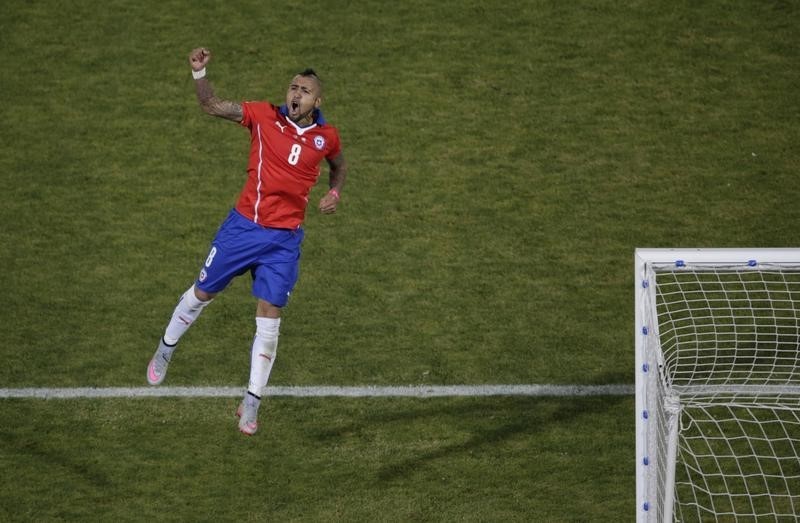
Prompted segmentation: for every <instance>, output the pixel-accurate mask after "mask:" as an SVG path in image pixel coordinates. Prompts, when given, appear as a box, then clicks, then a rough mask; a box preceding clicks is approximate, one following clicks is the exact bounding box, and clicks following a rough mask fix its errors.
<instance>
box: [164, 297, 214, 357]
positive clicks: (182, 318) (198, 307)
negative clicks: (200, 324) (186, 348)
mask: <svg viewBox="0 0 800 523" xmlns="http://www.w3.org/2000/svg"><path fill="white" fill-rule="evenodd" d="M212 301H213V300H208V301H200V300H198V299H197V296H195V294H194V285H192V286H191V287H189V290H188V291H186V292H184V293H183V296H181V299H180V300H179V301H178V305H176V306H175V310H174V311H173V313H172V318H170V320H169V324H168V325H167V329H166V331H165V332H164V343H166V344H167V345H175V344H176V343H178V340H180V339H181V336H183V334H184V333H185V332H186V331H187V330H188V329H189V327H191V326H192V323H194V320H196V319H197V317H198V316H200V313H201V312H203V308H204V307H205V306H206V305H208V304H209V303H211V302H212Z"/></svg>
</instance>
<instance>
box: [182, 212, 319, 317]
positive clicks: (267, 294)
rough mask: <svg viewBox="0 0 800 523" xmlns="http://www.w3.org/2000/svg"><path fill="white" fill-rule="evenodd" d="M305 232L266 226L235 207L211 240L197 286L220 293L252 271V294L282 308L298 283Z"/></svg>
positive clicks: (206, 290)
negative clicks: (232, 281) (255, 221)
mask: <svg viewBox="0 0 800 523" xmlns="http://www.w3.org/2000/svg"><path fill="white" fill-rule="evenodd" d="M303 235H304V233H303V229H301V228H297V229H291V230H290V229H271V228H269V227H263V226H261V225H258V224H257V223H254V222H252V221H250V220H248V219H247V218H245V217H244V216H242V215H241V214H239V212H238V211H236V210H235V209H233V210H231V212H230V214H228V218H227V219H226V220H225V221H224V222H223V223H222V225H221V226H220V228H219V230H218V231H217V235H216V236H215V237H214V241H212V242H211V250H210V251H209V253H208V258H206V262H205V264H204V265H203V268H202V269H201V270H200V275H199V276H198V277H197V281H195V283H194V284H195V287H196V288H198V289H200V290H202V291H205V292H210V293H218V292H220V291H222V290H223V289H225V287H227V286H228V284H229V283H230V282H231V280H233V278H235V277H236V276H241V275H242V274H244V273H245V272H247V271H248V270H249V271H250V274H251V276H252V277H253V295H254V296H255V297H256V298H260V299H262V300H266V301H268V302H269V303H271V304H272V305H275V306H277V307H283V306H284V305H286V303H287V302H288V301H289V294H291V292H292V289H293V288H294V285H295V283H297V276H298V269H299V265H300V245H301V244H302V243H303Z"/></svg>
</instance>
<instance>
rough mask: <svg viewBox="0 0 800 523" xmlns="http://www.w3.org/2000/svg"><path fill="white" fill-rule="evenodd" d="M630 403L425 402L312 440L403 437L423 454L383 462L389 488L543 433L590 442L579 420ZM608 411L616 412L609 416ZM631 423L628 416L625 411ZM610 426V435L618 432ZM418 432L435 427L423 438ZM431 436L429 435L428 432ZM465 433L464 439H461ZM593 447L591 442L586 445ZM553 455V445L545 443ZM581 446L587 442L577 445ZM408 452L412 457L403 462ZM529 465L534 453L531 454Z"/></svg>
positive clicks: (380, 474) (372, 415) (566, 445)
mask: <svg viewBox="0 0 800 523" xmlns="http://www.w3.org/2000/svg"><path fill="white" fill-rule="evenodd" d="M630 402H631V399H630V398H629V397H624V396H618V397H614V396H610V397H578V398H541V397H522V398H520V397H492V398H455V399H454V398H448V399H446V400H441V399H439V400H424V401H421V402H415V403H413V405H412V406H411V407H410V408H408V409H396V408H389V409H386V410H384V411H383V412H375V411H369V412H365V413H364V415H363V416H362V417H361V418H360V419H357V418H353V419H352V420H351V421H350V422H349V423H345V424H342V425H340V426H338V427H335V428H331V429H329V430H325V431H320V432H318V433H317V434H316V436H317V438H318V439H319V440H321V441H326V442H332V441H334V440H338V439H340V438H346V437H348V436H351V435H353V434H358V435H361V436H363V437H366V438H369V437H370V436H369V435H365V433H368V432H371V431H373V430H376V431H380V430H387V431H391V432H394V433H396V431H398V430H401V431H406V432H407V433H408V434H409V435H410V436H409V438H410V439H411V441H409V442H408V445H407V447H418V446H420V442H421V441H422V444H423V445H422V446H425V447H427V450H422V451H409V450H408V448H407V447H406V448H398V449H397V452H396V453H395V457H392V455H391V454H390V455H388V456H387V457H386V461H385V462H384V463H383V464H381V465H380V467H379V468H378V470H377V479H378V480H380V481H384V482H390V481H393V480H395V479H400V478H405V477H407V476H410V475H412V474H415V473H417V472H419V471H420V470H421V469H422V468H423V467H425V466H428V465H430V464H432V463H434V462H436V461H437V460H442V459H449V458H453V457H457V456H458V455H464V456H466V457H470V456H472V455H473V453H482V452H487V451H491V450H492V449H495V450H496V452H498V453H503V452H504V451H503V450H500V447H501V446H502V445H503V444H505V443H507V442H511V441H513V440H520V441H534V440H535V438H536V436H537V435H538V434H542V433H546V432H548V431H551V430H553V431H558V430H562V431H566V432H567V433H571V434H575V439H581V438H583V439H585V438H590V439H591V434H592V433H596V431H594V429H592V430H589V429H588V427H590V426H592V425H590V424H592V423H594V424H596V421H594V420H589V419H585V420H584V419H583V418H597V419H605V418H609V419H614V420H616V419H618V418H619V409H620V408H624V409H625V410H626V411H627V410H629V409H630V407H632V404H631V405H626V403H630ZM610 411H615V412H614V414H613V415H611V416H609V415H608V414H609V412H610ZM630 419H631V420H632V419H633V412H632V410H631V411H630ZM607 423H609V424H611V425H612V428H610V429H609V430H615V431H619V427H618V426H616V425H613V422H611V421H608V422H607ZM576 424H577V425H579V426H582V427H584V428H586V430H583V431H580V430H579V429H574V430H572V431H570V427H572V426H574V425H576ZM423 427H438V428H439V429H440V430H439V432H438V433H437V432H436V429H428V432H424V430H425V429H424V428H423ZM431 430H433V432H431ZM465 433H467V434H468V435H467V436H466V439H465V437H464V434H465ZM559 441H563V450H564V451H565V452H566V451H567V449H570V448H574V445H576V443H575V442H572V441H566V440H564V439H561V440H559ZM591 443H592V442H591V441H590V442H589V444H591ZM549 445H550V448H551V449H552V443H549ZM581 445H584V447H585V445H586V442H583V443H581ZM409 452H411V453H412V454H413V456H412V457H408V455H409ZM530 453H531V454H530V456H531V459H534V456H535V455H536V453H537V449H536V448H533V447H532V448H530Z"/></svg>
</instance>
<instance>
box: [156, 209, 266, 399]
mask: <svg viewBox="0 0 800 523" xmlns="http://www.w3.org/2000/svg"><path fill="white" fill-rule="evenodd" d="M253 229H262V228H261V227H260V226H258V225H254V224H253V223H252V222H251V221H249V220H247V219H246V218H245V217H243V216H242V215H241V214H239V213H238V212H236V211H235V210H232V211H231V212H230V214H228V217H227V219H226V220H225V221H224V222H223V223H222V225H221V226H220V228H219V230H218V231H217V234H216V236H215V237H214V240H213V242H212V243H211V250H210V251H209V253H208V256H207V257H206V261H205V263H204V264H203V267H202V268H201V269H200V274H199V275H198V277H197V280H195V282H194V285H193V286H192V287H191V288H189V290H188V291H186V292H185V293H184V294H183V296H182V297H181V300H180V301H179V302H178V305H177V306H176V307H175V311H174V312H173V313H172V318H170V322H169V325H167V329H166V331H165V332H164V336H163V337H162V339H161V340H160V341H159V344H158V348H157V349H156V353H155V355H154V356H153V358H152V359H151V360H150V364H149V365H148V366H147V382H148V383H150V384H151V385H158V384H160V383H161V382H162V381H164V377H165V376H166V372H167V366H168V365H169V363H170V360H171V358H172V353H173V352H174V350H175V346H176V345H177V343H178V340H179V339H180V338H181V336H183V334H184V333H185V332H186V331H187V330H188V329H189V327H191V325H192V324H193V323H194V321H195V320H196V319H197V317H198V316H200V313H201V312H202V311H203V308H204V307H205V306H206V305H208V303H209V302H210V301H211V300H212V299H213V298H214V296H216V295H217V294H218V293H220V292H222V290H223V289H225V287H227V286H228V284H229V283H230V282H231V280H232V279H233V278H235V277H236V276H239V275H241V274H244V273H245V272H246V271H247V270H248V269H249V268H250V267H251V265H252V263H253V259H254V256H255V255H254V254H253V253H252V252H251V251H252V249H253V243H254V242H253V241H249V240H248V239H247V238H248V235H249V231H251V230H253ZM256 243H257V242H256ZM256 247H258V245H256ZM256 252H257V250H256Z"/></svg>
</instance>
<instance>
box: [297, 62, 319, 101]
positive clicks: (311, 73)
mask: <svg viewBox="0 0 800 523" xmlns="http://www.w3.org/2000/svg"><path fill="white" fill-rule="evenodd" d="M297 75H298V76H303V77H305V78H313V79H314V80H316V81H317V85H319V93H320V95H322V78H320V77H319V75H318V74H317V72H316V71H315V70H313V69H312V68H310V67H307V68H305V69H303V70H302V71H301V72H299V73H297Z"/></svg>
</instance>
